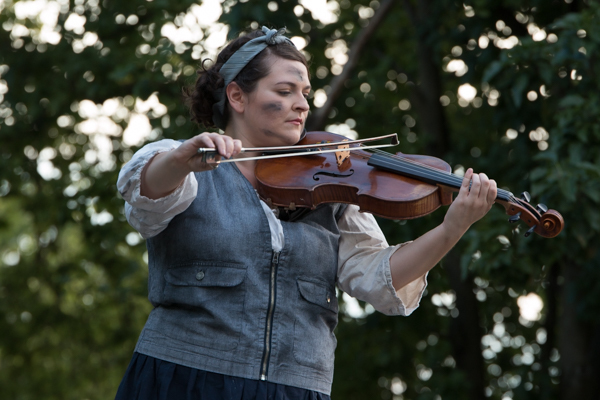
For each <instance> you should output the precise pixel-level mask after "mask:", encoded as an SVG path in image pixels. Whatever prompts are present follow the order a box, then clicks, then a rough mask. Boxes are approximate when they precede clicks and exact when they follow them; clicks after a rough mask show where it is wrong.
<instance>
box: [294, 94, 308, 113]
mask: <svg viewBox="0 0 600 400" xmlns="http://www.w3.org/2000/svg"><path fill="white" fill-rule="evenodd" d="M309 109H310V106H309V104H308V99H307V98H306V97H304V95H303V94H300V96H299V98H298V100H296V102H295V103H294V111H299V112H306V111H308V110H309Z"/></svg>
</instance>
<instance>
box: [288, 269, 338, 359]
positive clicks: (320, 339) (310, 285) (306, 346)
mask: <svg viewBox="0 0 600 400" xmlns="http://www.w3.org/2000/svg"><path fill="white" fill-rule="evenodd" d="M297 283H298V291H299V294H300V295H299V296H298V301H297V308H296V310H297V317H296V321H295V322H294V358H295V360H296V361H297V362H298V363H299V364H302V365H306V366H308V367H312V368H315V369H317V370H321V371H330V370H332V369H333V361H334V352H335V347H336V345H337V340H336V338H335V335H334V333H333V330H334V329H335V327H336V325H337V313H338V302H337V297H336V295H335V289H334V288H331V287H330V286H329V285H328V284H327V283H325V282H322V281H317V280H308V279H302V278H299V279H298V280H297Z"/></svg>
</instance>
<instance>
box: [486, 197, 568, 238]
mask: <svg viewBox="0 0 600 400" xmlns="http://www.w3.org/2000/svg"><path fill="white" fill-rule="evenodd" d="M526 198H527V197H526ZM526 198H524V199H522V200H519V199H517V198H514V197H511V198H510V199H507V200H499V199H497V200H496V202H497V203H499V204H501V205H502V206H503V207H504V208H505V209H506V214H508V215H510V218H509V219H508V221H509V222H517V221H519V220H521V221H523V222H525V224H527V226H528V227H529V229H528V230H527V232H525V237H527V236H529V235H531V233H533V232H535V233H537V234H538V235H540V236H542V237H545V238H553V237H555V236H557V235H558V234H559V233H560V232H561V231H562V229H563V228H564V226H565V221H564V219H563V217H562V215H560V213H559V212H558V211H556V210H549V209H548V207H546V206H545V205H544V204H539V205H538V206H537V207H536V208H534V207H533V206H531V204H529V203H528V202H527V201H525V200H526Z"/></svg>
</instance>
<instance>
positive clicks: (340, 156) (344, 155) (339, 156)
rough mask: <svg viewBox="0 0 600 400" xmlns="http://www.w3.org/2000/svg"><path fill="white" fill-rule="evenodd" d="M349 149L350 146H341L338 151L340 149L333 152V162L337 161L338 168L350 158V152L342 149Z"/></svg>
mask: <svg viewBox="0 0 600 400" xmlns="http://www.w3.org/2000/svg"><path fill="white" fill-rule="evenodd" d="M346 140H348V139H346ZM349 148H350V145H348V144H342V145H340V146H338V149H340V150H339V151H336V152H335V160H336V161H337V165H338V167H341V166H342V164H343V163H344V161H346V160H347V159H348V158H349V157H350V150H342V149H349Z"/></svg>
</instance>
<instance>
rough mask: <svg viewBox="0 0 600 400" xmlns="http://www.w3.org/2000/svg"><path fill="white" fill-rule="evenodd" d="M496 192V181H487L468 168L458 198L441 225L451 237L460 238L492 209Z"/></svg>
mask: <svg viewBox="0 0 600 400" xmlns="http://www.w3.org/2000/svg"><path fill="white" fill-rule="evenodd" d="M469 186H470V189H469ZM497 192H498V189H497V186H496V181H494V180H493V179H489V178H488V177H487V175H486V174H483V173H481V174H475V173H473V170H472V169H471V168H469V169H468V170H467V172H466V173H465V176H464V179H463V182H462V185H461V187H460V191H459V192H458V196H456V198H455V199H454V201H453V202H452V205H451V206H450V208H449V209H448V212H447V213H446V217H445V218H444V222H443V224H442V225H443V226H444V228H445V229H446V231H447V232H448V233H449V234H451V235H459V236H462V235H463V234H464V233H465V232H466V231H467V230H468V229H469V227H470V226H471V225H472V224H473V223H475V222H476V221H478V220H480V219H481V218H483V216H484V215H485V214H487V213H488V211H489V210H490V209H491V208H492V205H493V204H494V201H495V200H496V195H497Z"/></svg>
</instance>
